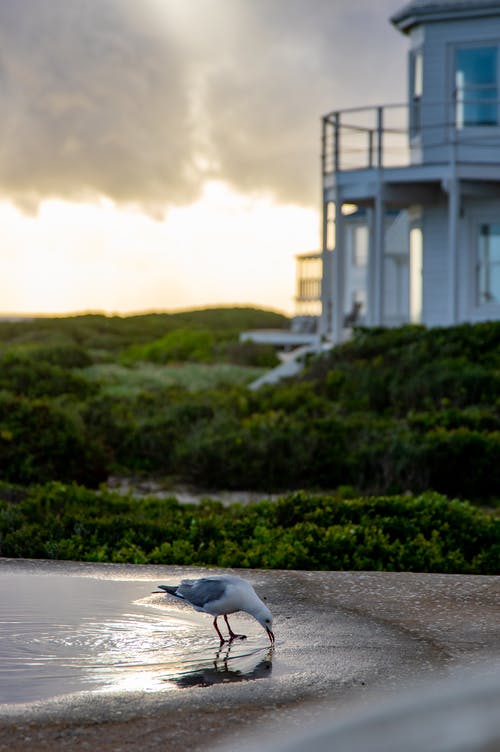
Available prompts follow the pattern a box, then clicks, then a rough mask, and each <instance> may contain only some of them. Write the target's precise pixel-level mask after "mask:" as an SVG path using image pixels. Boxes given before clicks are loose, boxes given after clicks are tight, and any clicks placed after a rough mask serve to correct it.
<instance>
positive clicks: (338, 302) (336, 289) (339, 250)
mask: <svg viewBox="0 0 500 752" xmlns="http://www.w3.org/2000/svg"><path fill="white" fill-rule="evenodd" d="M344 309H345V221H344V215H343V214H342V199H341V197H340V196H339V193H338V190H337V193H336V195H335V250H334V251H333V341H334V342H342V339H343V330H344Z"/></svg>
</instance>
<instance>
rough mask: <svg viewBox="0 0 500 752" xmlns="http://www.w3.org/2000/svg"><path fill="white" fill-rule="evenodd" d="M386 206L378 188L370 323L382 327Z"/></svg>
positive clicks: (370, 273) (371, 259)
mask: <svg viewBox="0 0 500 752" xmlns="http://www.w3.org/2000/svg"><path fill="white" fill-rule="evenodd" d="M384 213H385V205H384V201H383V195H382V186H381V185H379V186H378V187H377V192H376V194H375V205H374V213H373V231H372V243H371V244H370V257H369V264H368V323H369V324H370V325H371V326H381V325H382V324H383V320H384V250H385V222H384Z"/></svg>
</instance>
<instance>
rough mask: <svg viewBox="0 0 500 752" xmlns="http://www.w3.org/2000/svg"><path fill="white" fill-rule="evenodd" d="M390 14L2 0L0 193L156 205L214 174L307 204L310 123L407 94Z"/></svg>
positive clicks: (312, 198)
mask: <svg viewBox="0 0 500 752" xmlns="http://www.w3.org/2000/svg"><path fill="white" fill-rule="evenodd" d="M398 7H399V3H398V2H397V1H396V2H394V0H393V1H392V2H391V1H390V0H379V2H377V3H374V2H373V0H185V1H184V2H181V1H180V0H141V2H137V0H15V2H14V1H13V0H0V95H1V97H2V99H3V107H2V113H3V114H2V119H1V121H0V189H1V191H2V193H3V195H4V196H5V197H7V198H10V199H11V200H13V201H15V202H16V203H18V205H21V206H24V207H25V208H27V209H30V208H36V205H37V204H38V203H39V201H40V200H41V199H43V198H45V197H50V196H59V197H64V198H70V199H74V200H79V199H82V200H83V199H88V198H94V197H96V196H99V195H106V196H109V197H110V198H112V199H113V200H115V201H117V202H132V203H137V204H140V205H141V206H142V207H143V208H144V209H145V210H147V211H151V212H154V211H157V210H160V209H161V207H162V206H169V205H174V204H182V203H187V202H189V201H191V200H193V199H194V198H195V197H196V196H197V195H198V194H199V191H200V188H201V185H202V183H203V179H204V178H205V177H216V178H222V179H225V180H228V181H229V182H230V183H231V184H232V185H233V186H234V187H236V188H237V189H240V190H243V191H252V192H253V191H255V192H259V191H269V192H272V193H273V194H274V195H275V196H276V198H277V199H278V200H280V201H296V202H300V203H305V204H311V203H316V201H317V193H318V191H317V186H318V183H319V162H318V155H319V118H320V116H321V114H323V113H324V112H326V111H328V110H330V109H333V108H334V107H345V106H349V105H352V104H368V103H376V102H377V101H378V99H379V98H381V99H382V100H387V99H388V100H391V101H393V100H394V99H400V98H401V96H402V82H403V80H404V71H403V69H402V68H401V66H398V65H397V63H396V61H397V56H401V51H402V49H403V48H404V46H405V45H404V40H402V39H399V35H398V34H397V32H395V31H393V30H392V29H391V28H390V27H389V25H388V22H387V17H388V15H389V14H390V13H391V12H392V11H394V10H395V9H397V8H398ZM395 55H396V61H395ZM393 90H394V91H393Z"/></svg>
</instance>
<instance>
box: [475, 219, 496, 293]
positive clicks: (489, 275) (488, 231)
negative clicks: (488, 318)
mask: <svg viewBox="0 0 500 752" xmlns="http://www.w3.org/2000/svg"><path fill="white" fill-rule="evenodd" d="M477 298H478V303H479V305H485V304H488V303H500V224H481V225H480V226H479V247H478V260H477Z"/></svg>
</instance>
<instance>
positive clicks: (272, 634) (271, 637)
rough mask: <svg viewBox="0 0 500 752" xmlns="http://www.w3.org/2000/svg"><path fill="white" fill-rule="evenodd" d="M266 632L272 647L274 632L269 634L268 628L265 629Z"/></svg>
mask: <svg viewBox="0 0 500 752" xmlns="http://www.w3.org/2000/svg"><path fill="white" fill-rule="evenodd" d="M266 632H267V635H268V637H269V642H270V643H271V645H274V632H271V630H270V629H269V627H266Z"/></svg>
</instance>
